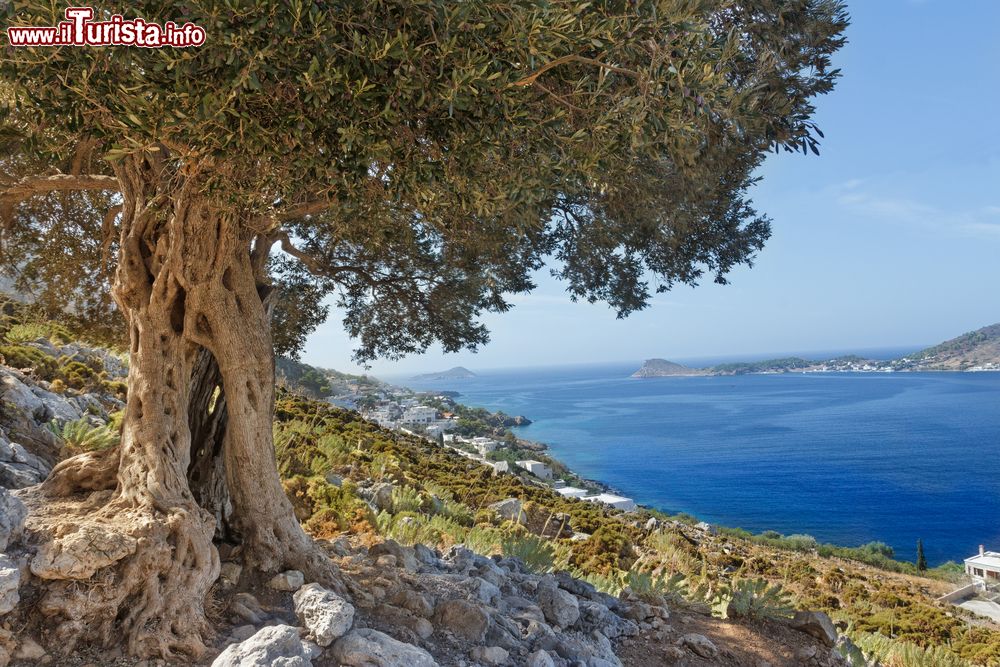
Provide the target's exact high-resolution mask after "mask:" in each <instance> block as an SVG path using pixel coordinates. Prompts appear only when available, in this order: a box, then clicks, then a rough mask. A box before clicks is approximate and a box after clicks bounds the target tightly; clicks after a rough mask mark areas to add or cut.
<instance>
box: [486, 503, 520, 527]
mask: <svg viewBox="0 0 1000 667" xmlns="http://www.w3.org/2000/svg"><path fill="white" fill-rule="evenodd" d="M489 508H490V509H491V510H493V511H494V512H496V513H497V515H498V516H500V517H501V518H502V519H506V520H508V521H514V522H516V523H520V524H524V523H527V521H528V519H527V517H526V516H525V514H524V509H523V507H522V506H521V501H520V500H518V499H517V498H508V499H507V500H501V501H500V502H498V503H493V504H492V505H490V506H489Z"/></svg>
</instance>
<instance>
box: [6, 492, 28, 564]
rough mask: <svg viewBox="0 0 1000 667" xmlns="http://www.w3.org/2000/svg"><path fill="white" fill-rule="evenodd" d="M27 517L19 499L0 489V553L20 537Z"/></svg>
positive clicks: (25, 509)
mask: <svg viewBox="0 0 1000 667" xmlns="http://www.w3.org/2000/svg"><path fill="white" fill-rule="evenodd" d="M27 516H28V510H27V508H26V507H25V506H24V503H23V502H21V499H20V498H16V497H14V496H12V495H11V494H10V493H9V492H8V491H7V489H3V488H0V551H6V550H7V545H9V544H11V543H12V542H16V541H17V539H18V538H20V537H21V532H22V530H23V529H24V520H25V518H26V517H27Z"/></svg>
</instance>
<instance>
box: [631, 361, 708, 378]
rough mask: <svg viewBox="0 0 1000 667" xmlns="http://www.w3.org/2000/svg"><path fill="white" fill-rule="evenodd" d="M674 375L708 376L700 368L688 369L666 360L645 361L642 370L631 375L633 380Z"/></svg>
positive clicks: (706, 372)
mask: <svg viewBox="0 0 1000 667" xmlns="http://www.w3.org/2000/svg"><path fill="white" fill-rule="evenodd" d="M675 375H708V371H706V370H704V369H701V368H688V367H687V366H682V365H680V364H675V363H674V362H672V361H667V360H666V359H646V361H645V362H644V363H643V364H642V368H640V369H639V370H637V371H636V372H635V373H632V377H634V378H661V377H672V376H675Z"/></svg>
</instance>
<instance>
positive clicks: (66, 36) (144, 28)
mask: <svg viewBox="0 0 1000 667" xmlns="http://www.w3.org/2000/svg"><path fill="white" fill-rule="evenodd" d="M93 18H94V8H93V7H67V8H66V20H65V21H60V22H59V25H57V26H45V27H33V26H24V27H14V26H10V27H8V28H7V41H8V42H9V43H10V45H11V46H29V47H30V46H140V47H143V48H146V49H158V48H162V47H167V46H170V47H186V46H201V45H202V44H204V43H205V29H204V28H202V27H201V26H198V25H195V24H194V23H185V24H184V25H182V26H178V25H177V24H176V23H174V22H173V21H167V22H166V23H164V24H163V25H160V24H158V23H149V22H147V21H145V20H143V19H138V18H137V19H129V20H126V19H124V18H123V17H122V16H121V15H120V14H114V15H113V16H111V17H110V18H109V20H107V21H92V20H91V19H93Z"/></svg>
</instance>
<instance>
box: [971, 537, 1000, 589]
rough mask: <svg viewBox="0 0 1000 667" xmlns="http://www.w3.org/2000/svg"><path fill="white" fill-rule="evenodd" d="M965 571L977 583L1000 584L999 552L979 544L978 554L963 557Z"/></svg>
mask: <svg viewBox="0 0 1000 667" xmlns="http://www.w3.org/2000/svg"><path fill="white" fill-rule="evenodd" d="M965 573H966V574H967V575H969V576H970V577H972V580H973V581H975V582H977V583H981V584H994V585H1000V552H996V551H986V549H984V548H983V545H981V544H980V545H979V554H978V555H975V556H972V557H971V558H966V559H965Z"/></svg>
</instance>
